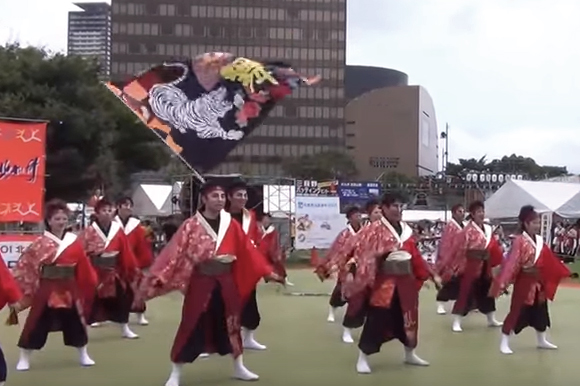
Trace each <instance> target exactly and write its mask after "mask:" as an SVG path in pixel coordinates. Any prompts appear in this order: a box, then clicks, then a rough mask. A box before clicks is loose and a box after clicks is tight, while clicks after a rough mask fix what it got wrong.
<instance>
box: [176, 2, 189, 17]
mask: <svg viewBox="0 0 580 386" xmlns="http://www.w3.org/2000/svg"><path fill="white" fill-rule="evenodd" d="M190 11H191V9H190V8H189V7H188V6H187V5H185V4H178V5H177V13H178V14H179V15H180V16H191V14H190Z"/></svg>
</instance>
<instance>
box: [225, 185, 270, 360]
mask: <svg viewBox="0 0 580 386" xmlns="http://www.w3.org/2000/svg"><path fill="white" fill-rule="evenodd" d="M227 200H228V202H227V209H228V212H229V213H230V214H231V216H232V218H233V219H234V220H236V221H237V222H238V224H240V225H241V226H242V230H243V231H244V233H245V234H246V235H247V236H248V237H249V239H250V240H251V241H252V243H253V244H254V245H255V246H258V244H259V243H260V239H261V237H262V236H261V234H260V227H259V226H258V221H257V220H256V215H255V213H254V212H253V211H251V210H248V209H246V204H247V203H248V187H247V185H246V184H245V183H244V182H243V181H236V182H234V183H233V184H231V185H230V186H229V187H228V190H227ZM261 319H262V318H261V316H260V310H259V308H258V297H257V293H256V288H254V290H253V291H252V293H251V294H250V297H249V298H248V300H247V303H246V304H245V305H244V309H243V311H242V341H243V344H244V348H246V349H248V350H265V349H266V346H265V345H263V344H261V343H259V342H258V341H257V340H256V338H255V333H256V330H257V329H258V327H259V326H260V321H261Z"/></svg>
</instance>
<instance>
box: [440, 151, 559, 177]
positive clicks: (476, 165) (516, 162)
mask: <svg viewBox="0 0 580 386" xmlns="http://www.w3.org/2000/svg"><path fill="white" fill-rule="evenodd" d="M468 171H477V172H492V173H506V174H523V175H525V176H526V177H528V178H530V179H532V180H541V179H546V178H551V177H559V176H566V175H568V169H567V168H566V167H565V166H540V165H538V164H537V163H536V161H535V160H534V159H533V158H530V157H523V156H520V155H516V154H512V155H510V156H503V157H502V158H500V159H494V160H492V161H490V162H488V161H487V159H486V157H485V156H484V157H482V158H480V159H475V158H471V159H459V163H457V164H455V163H451V162H450V163H449V164H448V166H447V174H448V175H451V176H462V175H464V174H466V172H468Z"/></svg>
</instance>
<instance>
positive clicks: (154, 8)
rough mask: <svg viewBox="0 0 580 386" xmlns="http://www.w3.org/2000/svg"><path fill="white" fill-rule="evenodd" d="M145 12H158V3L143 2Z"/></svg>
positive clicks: (151, 13)
mask: <svg viewBox="0 0 580 386" xmlns="http://www.w3.org/2000/svg"><path fill="white" fill-rule="evenodd" d="M145 12H147V14H148V15H157V14H158V13H159V4H156V3H147V4H145Z"/></svg>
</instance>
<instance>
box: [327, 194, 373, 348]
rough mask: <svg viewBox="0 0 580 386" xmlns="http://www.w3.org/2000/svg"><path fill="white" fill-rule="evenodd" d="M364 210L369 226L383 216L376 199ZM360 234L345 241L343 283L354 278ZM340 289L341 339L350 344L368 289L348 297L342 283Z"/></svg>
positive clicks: (360, 322)
mask: <svg viewBox="0 0 580 386" xmlns="http://www.w3.org/2000/svg"><path fill="white" fill-rule="evenodd" d="M365 211H366V213H367V216H368V217H367V220H368V221H367V222H366V223H365V225H364V226H369V225H370V224H372V223H374V222H375V221H378V220H380V219H381V218H382V217H383V212H382V211H381V206H380V204H379V202H378V201H376V200H371V201H369V202H367V204H366V205H365ZM360 234H361V233H360V232H359V233H357V234H356V236H354V237H352V238H351V239H350V240H349V242H348V243H347V245H345V250H350V252H349V253H348V255H346V256H345V257H344V258H346V259H348V261H347V262H346V264H345V271H346V272H347V274H346V277H345V279H344V280H345V281H344V282H345V283H348V282H351V281H352V280H354V276H355V275H356V267H357V256H356V255H354V254H353V253H354V252H353V251H354V248H355V246H356V242H357V240H358V237H359V236H360ZM351 256H352V257H351ZM349 257H350V258H349ZM338 265H341V263H339V264H338ZM341 290H342V297H343V298H344V299H345V300H346V311H345V313H344V317H343V319H342V341H343V342H344V343H349V344H350V343H354V339H353V338H352V330H353V329H356V328H360V327H362V326H363V325H364V322H365V317H366V312H367V308H368V301H369V291H361V292H360V293H357V294H355V295H352V296H350V297H348V296H347V294H346V293H345V286H344V285H343V286H342V288H341Z"/></svg>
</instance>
